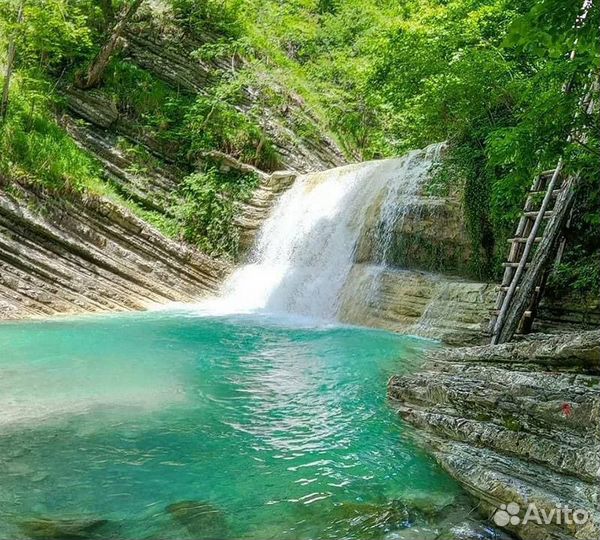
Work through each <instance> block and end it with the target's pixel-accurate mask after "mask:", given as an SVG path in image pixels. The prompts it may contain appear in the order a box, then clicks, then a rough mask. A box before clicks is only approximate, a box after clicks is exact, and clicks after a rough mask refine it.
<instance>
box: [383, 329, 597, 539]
mask: <svg viewBox="0 0 600 540" xmlns="http://www.w3.org/2000/svg"><path fill="white" fill-rule="evenodd" d="M599 375H600V331H591V332H583V333H577V334H565V335H561V336H552V337H550V336H537V337H536V338H530V339H528V340H527V341H523V342H517V343H509V344H505V345H500V346H483V347H472V348H462V349H442V350H439V351H436V352H433V353H432V354H430V356H429V358H428V360H427V361H426V363H425V365H424V366H423V368H422V370H421V371H419V372H418V373H415V374H413V375H407V376H402V377H392V378H391V379H390V381H389V385H388V393H389V397H390V399H391V400H392V402H393V404H394V406H395V407H396V408H397V410H398V412H399V414H400V415H401V416H402V418H404V419H405V420H406V421H408V422H409V423H411V424H412V425H414V426H415V427H417V428H418V429H419V430H420V434H421V435H420V439H421V440H422V442H423V443H425V444H426V445H427V446H428V447H429V449H430V450H431V452H432V454H433V455H434V456H435V458H436V459H437V460H438V461H439V463H440V464H441V465H442V466H443V467H444V468H445V469H446V470H447V471H448V472H449V473H450V474H451V475H452V476H454V477H455V478H456V479H457V480H458V481H459V482H461V483H462V484H463V486H464V487H465V488H466V489H467V490H468V491H469V492H470V493H471V494H472V495H473V496H474V497H475V498H476V499H478V500H479V501H480V505H481V508H482V509H484V510H485V511H487V512H489V515H490V516H491V515H492V514H493V513H494V511H495V510H497V509H499V508H500V507H501V505H502V504H504V505H508V504H509V503H513V502H514V503H517V504H518V505H519V508H520V514H519V516H520V518H521V522H520V523H518V524H508V525H507V528H508V529H509V530H511V531H512V532H514V533H516V534H517V535H518V536H519V537H520V538H523V539H526V540H534V539H535V540H538V539H542V540H543V539H561V540H562V539H567V538H576V539H582V540H589V539H592V538H598V536H599V534H600V512H599V511H598V497H599V481H600V478H599V474H600V438H599V436H600V376H599ZM530 503H534V504H535V505H536V507H537V509H543V510H544V511H546V512H549V511H551V510H552V509H553V508H556V507H559V506H560V507H568V508H570V509H573V510H574V509H583V510H585V511H586V512H588V513H589V515H590V516H591V518H590V520H589V521H587V522H586V523H585V524H577V523H573V522H571V523H570V524H569V523H566V522H565V520H563V521H562V522H561V523H551V524H541V525H540V524H539V523H537V522H535V521H528V522H527V523H523V520H522V518H523V517H524V514H525V511H526V509H527V507H528V505H529V504H530Z"/></svg>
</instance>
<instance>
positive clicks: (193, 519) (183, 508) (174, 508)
mask: <svg viewBox="0 0 600 540" xmlns="http://www.w3.org/2000/svg"><path fill="white" fill-rule="evenodd" d="M166 511H167V512H168V513H169V514H171V517H172V518H173V519H174V520H175V521H176V522H177V523H179V524H180V525H182V526H183V527H184V528H185V529H186V530H187V531H188V532H189V533H190V535H191V536H192V537H193V538H202V539H203V540H210V539H215V540H218V539H221V538H226V537H227V533H228V530H229V527H228V524H227V519H226V518H225V514H224V512H223V511H222V510H221V509H220V508H218V507H216V506H215V505H213V504H212V503H209V502H206V501H180V502H176V503H173V504H170V505H169V506H167V507H166Z"/></svg>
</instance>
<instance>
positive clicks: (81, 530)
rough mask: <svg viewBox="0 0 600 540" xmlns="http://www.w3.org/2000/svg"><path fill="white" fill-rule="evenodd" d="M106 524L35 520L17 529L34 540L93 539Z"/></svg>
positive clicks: (97, 520)
mask: <svg viewBox="0 0 600 540" xmlns="http://www.w3.org/2000/svg"><path fill="white" fill-rule="evenodd" d="M107 523H108V521H107V520H105V519H87V518H86V519H53V518H36V519H30V520H27V521H24V522H23V523H20V524H19V527H20V529H21V530H22V531H23V532H24V533H25V534H26V535H27V536H28V537H30V538H33V539H36V540H38V539H39V540H45V539H48V540H55V539H56V540H61V539H62V540H70V539H77V538H81V539H86V538H91V537H94V536H95V535H97V534H98V533H99V530H100V529H101V528H102V527H103V526H105V525H106V524H107Z"/></svg>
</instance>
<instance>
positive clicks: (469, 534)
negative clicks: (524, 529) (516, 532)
mask: <svg viewBox="0 0 600 540" xmlns="http://www.w3.org/2000/svg"><path fill="white" fill-rule="evenodd" d="M513 538H514V537H513V536H511V535H509V534H507V533H505V532H504V531H501V530H500V529H496V528H495V527H492V526H491V525H487V524H483V523H478V522H477V521H474V520H467V521H464V522H463V523H459V524H457V525H453V526H452V527H450V528H448V529H446V530H444V531H443V532H442V533H440V534H439V535H438V536H437V537H436V538H435V540H512V539H513Z"/></svg>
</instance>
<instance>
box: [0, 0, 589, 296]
mask: <svg viewBox="0 0 600 540" xmlns="http://www.w3.org/2000/svg"><path fill="white" fill-rule="evenodd" d="M17 1H18V0H10V1H9V2H5V3H3V4H2V5H1V7H0V26H1V28H0V29H1V30H2V31H1V32H0V36H8V35H10V34H11V33H12V32H13V31H14V30H15V14H16V5H17ZM121 4H122V2H120V1H119V2H116V5H117V8H118V6H120V5H121ZM170 4H171V7H172V12H173V14H174V17H175V19H176V22H177V24H178V25H179V26H180V27H181V28H183V29H184V31H185V32H186V34H187V36H186V39H187V38H191V39H192V41H193V42H197V43H198V49H197V50H196V52H195V53H194V55H193V56H194V58H193V61H197V62H201V63H203V65H205V64H206V63H208V64H210V65H211V66H213V67H212V71H211V72H210V73H209V74H208V77H207V82H206V87H205V89H204V90H205V92H203V93H202V94H201V95H196V94H195V93H191V92H189V93H186V92H184V91H182V90H181V89H180V88H174V87H172V86H170V85H169V84H167V83H165V82H164V81H161V80H160V79H159V78H158V77H156V76H155V75H153V74H151V73H150V72H148V71H146V70H145V69H142V68H141V67H139V66H136V65H135V64H134V63H133V62H132V60H131V59H129V58H127V56H126V55H127V53H126V52H125V53H124V54H123V55H122V56H121V57H117V58H115V59H113V62H112V64H111V66H110V68H109V69H108V71H107V73H106V78H105V82H104V87H103V89H102V90H103V91H105V92H108V93H109V94H111V95H112V97H113V98H114V99H115V102H116V103H117V106H118V108H119V111H120V113H121V114H122V115H123V116H125V117H126V118H127V119H128V120H129V121H131V123H132V124H133V126H134V127H135V128H136V129H139V130H140V132H142V133H143V134H144V135H145V136H150V137H153V138H154V139H156V140H157V141H159V142H163V143H168V144H169V149H172V154H175V153H176V157H177V158H178V160H179V161H180V164H182V165H183V166H184V168H187V170H192V169H193V167H194V165H195V163H196V162H197V161H198V158H200V157H201V156H202V155H203V154H204V153H205V152H207V151H210V150H215V149H217V150H221V151H224V152H226V153H229V154H231V155H233V156H235V157H237V158H239V159H240V160H242V161H245V162H248V163H252V164H254V165H256V166H258V167H260V168H263V169H266V170H271V169H274V168H276V167H278V166H279V159H278V156H277V152H276V150H275V148H274V146H273V145H272V143H271V142H270V141H269V139H268V137H267V136H266V135H265V133H264V131H263V129H262V128H261V127H260V126H261V124H262V122H263V121H264V119H263V118H261V115H262V114H264V110H265V108H267V107H268V108H269V109H270V110H271V111H280V112H281V114H290V113H289V110H290V109H295V108H293V107H288V105H289V103H290V101H291V100H300V101H302V102H303V103H304V104H305V109H306V110H310V113H311V114H310V115H308V114H307V115H305V116H304V115H303V114H298V113H294V114H296V116H297V117H295V118H293V122H294V125H295V126H296V131H297V133H298V135H300V136H302V137H304V138H306V139H307V140H310V139H311V137H313V136H314V135H315V134H317V133H319V131H321V130H322V129H323V128H324V127H325V128H327V129H329V130H330V131H332V132H333V133H334V134H335V135H336V137H337V139H338V141H339V142H340V143H341V145H342V146H343V148H344V149H345V150H346V153H347V154H348V155H349V156H353V157H355V158H357V159H369V158H378V157H385V156H391V155H397V154H400V153H403V152H405V151H406V150H408V149H410V148H415V147H422V146H424V145H426V144H430V143H432V142H438V141H440V140H447V141H449V143H450V149H449V152H448V156H447V159H446V161H445V164H444V166H443V167H442V168H441V170H440V171H439V173H438V177H437V178H436V185H435V188H433V187H432V189H435V190H436V192H437V193H454V192H457V191H463V192H464V194H465V199H464V204H463V208H464V212H465V219H466V222H467V225H468V227H469V231H470V233H471V236H472V240H473V248H474V253H475V254H476V256H475V259H474V260H473V268H472V273H473V274H475V275H477V276H478V277H480V278H489V277H493V276H494V275H495V274H497V272H498V271H499V270H500V267H499V264H498V262H499V260H500V259H501V258H503V257H504V255H505V249H506V242H505V240H506V238H507V237H508V236H510V235H512V233H513V228H514V224H515V220H516V218H517V217H518V215H519V212H520V210H521V207H522V204H523V199H524V194H525V192H526V190H527V189H528V187H529V184H530V182H531V179H532V177H533V176H534V174H536V172H539V171H540V170H543V169H547V168H550V167H553V166H554V165H555V164H556V162H557V160H558V158H559V156H563V157H564V158H565V162H566V164H567V170H568V171H581V175H580V179H579V186H580V190H579V194H578V205H577V211H576V212H575V214H574V216H573V220H572V230H571V232H570V238H569V246H570V251H568V252H567V253H566V255H565V258H564V262H563V265H562V266H561V268H560V269H559V271H558V272H557V274H556V278H554V280H553V282H552V286H556V287H559V288H560V287H563V288H564V287H567V288H568V287H569V286H572V287H574V288H576V289H581V290H583V289H585V288H588V289H590V288H592V289H593V283H592V282H593V281H594V279H595V278H594V276H595V274H593V273H592V272H591V270H585V271H580V269H582V268H585V269H591V268H592V265H593V264H594V262H595V261H596V257H597V253H598V251H599V249H600V238H599V233H598V231H599V229H600V227H598V219H599V218H598V216H597V208H598V204H599V203H600V201H599V200H598V199H599V188H598V185H597V180H595V178H596V174H597V158H598V155H597V154H598V150H597V149H598V147H599V143H600V141H599V140H598V133H600V126H599V125H598V123H599V122H598V114H597V112H594V113H593V114H583V113H580V114H576V111H578V110H579V109H580V100H581V98H582V96H583V95H584V94H585V92H586V91H587V89H589V84H587V83H588V82H589V77H588V74H589V73H597V70H598V68H599V67H600V54H599V52H598V47H597V42H596V40H597V28H598V25H599V17H600V9H599V7H598V6H597V2H594V4H593V7H592V9H591V11H590V12H589V13H588V14H587V16H586V18H585V20H583V19H581V18H579V19H578V17H579V15H580V9H581V5H580V3H579V2H565V1H564V0H536V2H528V1H526V0H400V1H399V0H288V1H286V2H281V1H280V0H204V1H198V0H170ZM575 23H576V24H575ZM140 24H146V23H145V22H144V21H142V22H141V23H140ZM105 27H106V19H105V16H104V14H103V13H102V11H101V10H100V9H99V7H98V3H97V2H96V1H94V0H27V2H26V12H25V22H24V23H23V25H22V28H20V29H19V32H18V43H17V50H18V55H17V69H18V73H17V76H16V78H15V84H14V89H13V91H12V92H11V100H12V104H11V113H10V116H9V118H8V120H7V122H6V124H5V125H4V126H2V128H1V129H2V132H3V133H2V135H3V139H2V142H1V143H0V144H1V145H2V150H3V152H2V156H1V157H0V164H1V166H2V170H3V172H6V171H9V170H10V171H12V174H16V172H15V171H19V174H26V175H29V176H31V175H33V176H37V177H39V179H40V181H42V182H47V183H48V184H51V185H53V186H66V185H72V186H76V187H77V189H87V187H86V186H92V185H94V184H98V183H99V180H98V176H99V172H98V170H97V169H96V165H95V163H94V162H93V161H92V160H90V159H89V158H88V157H87V156H86V155H85V153H83V152H82V151H81V150H79V149H78V148H77V147H76V146H75V145H73V143H72V142H71V141H70V139H69V138H68V137H67V136H66V135H65V134H64V132H63V131H62V130H61V129H60V127H59V126H58V125H57V124H56V123H55V122H54V120H53V116H54V115H55V114H56V112H57V102H56V100H55V99H54V98H52V96H53V95H54V94H55V93H56V88H60V87H61V85H63V84H65V83H67V82H68V81H69V80H72V79H73V77H74V76H75V73H76V72H77V70H80V69H82V68H83V67H85V66H86V65H87V64H88V63H89V60H90V58H91V57H92V56H93V55H94V54H95V53H96V52H97V51H98V49H99V47H100V46H101V44H102V43H103V39H104V36H103V31H104V29H105ZM5 46H6V39H5V38H4V37H0V49H1V50H5V48H6V47H5ZM573 48H574V49H575V50H576V55H575V58H574V59H573V60H572V61H567V58H566V57H567V55H568V54H569V53H570V51H571V50H572V49H573ZM566 85H568V86H569V88H570V93H568V94H565V92H563V88H564V87H565V86H566ZM281 88H285V89H286V91H285V92H282V91H281ZM249 92H252V93H253V94H254V95H259V96H260V102H259V103H258V104H257V106H256V107H250V106H249V105H248V102H249V100H248V99H247V98H248V93H249ZM594 93H595V97H596V98H598V96H597V93H598V92H597V90H595V91H594ZM242 111H243V112H242ZM313 118H318V119H319V122H317V123H315V122H314V121H313ZM573 129H575V130H576V131H578V132H579V133H585V134H586V136H587V141H584V144H583V145H582V144H579V142H575V141H572V142H570V143H568V142H567V134H568V133H569V132H570V131H571V130H573ZM137 172H138V173H143V171H141V170H140V171H137ZM251 185H252V182H245V181H243V180H240V179H237V180H235V181H234V180H232V179H231V178H229V177H224V176H223V175H220V174H219V173H217V172H216V171H215V170H213V169H208V170H206V171H204V172H202V173H199V174H196V175H192V176H190V177H188V178H187V179H186V181H185V182H184V184H183V187H182V192H181V193H180V194H178V196H180V197H181V198H183V200H184V201H185V203H184V204H183V205H182V206H181V208H180V209H179V213H178V216H177V222H176V223H175V222H173V221H170V218H168V217H161V216H159V215H155V213H152V212H148V211H147V210H145V209H141V208H138V209H137V210H136V211H137V212H138V213H140V214H141V213H144V212H146V214H144V215H145V218H146V219H148V220H150V221H152V222H153V223H155V224H157V225H158V226H159V227H161V230H164V231H169V233H170V234H178V231H183V234H184V236H185V237H186V238H187V239H188V240H190V241H193V242H195V243H198V244H199V245H202V246H203V247H204V248H205V249H207V250H209V251H211V252H213V253H233V252H234V251H235V238H234V236H232V235H233V233H232V232H231V227H230V225H228V224H230V223H231V218H232V214H231V213H232V212H233V210H232V208H233V206H232V205H233V203H232V201H235V200H239V199H240V198H241V199H243V198H244V197H245V196H246V194H247V189H246V187H247V188H248V189H251ZM244 186H246V187H244ZM213 221H214V223H213ZM220 235H222V236H223V237H222V238H220ZM596 281H597V280H596ZM594 290H595V289H594Z"/></svg>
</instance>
